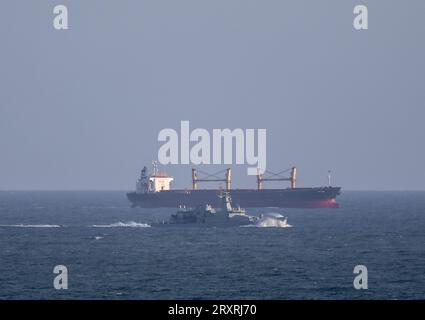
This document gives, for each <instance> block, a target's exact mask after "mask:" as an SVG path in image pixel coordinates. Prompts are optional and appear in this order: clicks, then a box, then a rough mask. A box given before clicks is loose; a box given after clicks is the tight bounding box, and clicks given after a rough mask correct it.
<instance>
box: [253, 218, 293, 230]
mask: <svg viewBox="0 0 425 320" xmlns="http://www.w3.org/2000/svg"><path fill="white" fill-rule="evenodd" d="M251 226H252V227H258V228H290V227H292V225H290V224H289V223H287V222H286V221H282V220H277V219H273V218H269V217H265V218H263V219H261V220H259V221H257V222H256V223H254V224H252V225H251Z"/></svg>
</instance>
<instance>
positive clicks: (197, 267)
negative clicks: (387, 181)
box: [0, 191, 425, 300]
mask: <svg viewBox="0 0 425 320" xmlns="http://www.w3.org/2000/svg"><path fill="white" fill-rule="evenodd" d="M338 202H339V203H340V208H339V209H279V208H263V209H258V208H256V209H249V208H248V213H250V214H261V213H280V214H282V215H284V216H287V217H288V223H289V224H290V225H291V226H290V227H285V228H278V227H273V226H269V225H267V224H266V225H261V226H259V227H253V228H246V227H229V228H217V227H196V226H191V227H188V226H169V227H161V228H159V227H154V226H151V224H152V223H153V222H155V221H161V220H166V219H167V218H168V217H169V216H170V214H172V213H173V212H174V210H173V209H170V208H168V209H142V208H131V207H130V204H129V202H128V200H127V199H126V195H125V192H118V191H116V192H115V191H111V192H103V191H99V192H98V191H87V192H79V191H78V192H76V191H75V192H74V191H63V192H62V191H61V192H59V191H58V192H56V191H55V192H53V191H52V192H49V191H43V192H33V191H19V192H18V191H14V192H12V191H10V192H8V191H2V192H0V299H2V300H8V299H36V300H39V299H338V300H339V299H425V192H384V191H370V192H369V191H368V192H366V191H361V192H360V191H343V193H342V195H341V196H340V197H338ZM56 266H64V267H65V268H66V274H65V273H63V272H62V273H60V274H59V273H54V269H55V267H56ZM356 266H362V267H360V268H362V271H361V272H360V273H359V271H357V273H355V272H354V271H355V268H356ZM62 270H63V269H62ZM58 276H61V277H63V276H66V279H67V281H66V287H67V288H66V289H65V288H63V287H62V289H58V288H57V287H56V288H55V279H56V281H57V278H56V277H58ZM359 276H361V283H362V287H361V288H359V287H358V286H357V287H356V286H355V283H356V281H357V282H359V278H356V277H359ZM356 279H357V280H356ZM61 283H62V285H63V284H64V280H63V279H62V282H61Z"/></svg>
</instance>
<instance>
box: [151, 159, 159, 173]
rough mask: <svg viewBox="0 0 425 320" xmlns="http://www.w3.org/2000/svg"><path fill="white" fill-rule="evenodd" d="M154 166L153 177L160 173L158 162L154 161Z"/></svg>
mask: <svg viewBox="0 0 425 320" xmlns="http://www.w3.org/2000/svg"><path fill="white" fill-rule="evenodd" d="M152 166H153V175H154V176H156V175H157V173H158V161H156V160H154V161H152Z"/></svg>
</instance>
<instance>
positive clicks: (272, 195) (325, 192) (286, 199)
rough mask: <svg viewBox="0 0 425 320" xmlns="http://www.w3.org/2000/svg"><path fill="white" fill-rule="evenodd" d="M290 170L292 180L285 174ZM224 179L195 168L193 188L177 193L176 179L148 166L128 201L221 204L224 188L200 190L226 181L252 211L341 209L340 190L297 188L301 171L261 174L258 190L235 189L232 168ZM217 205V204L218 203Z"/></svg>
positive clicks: (235, 197) (162, 204)
mask: <svg viewBox="0 0 425 320" xmlns="http://www.w3.org/2000/svg"><path fill="white" fill-rule="evenodd" d="M287 171H290V176H289V177H284V176H282V173H284V172H287ZM224 173H225V175H224V178H221V177H220V176H218V173H217V174H212V175H211V174H207V176H206V177H205V178H199V177H198V171H197V170H196V169H192V189H180V190H173V189H172V188H171V182H172V181H173V180H174V178H173V177H171V176H169V175H167V174H165V173H160V172H158V170H157V166H156V164H155V163H154V170H153V173H152V174H149V173H148V169H147V168H146V167H144V168H143V169H142V171H141V175H140V178H139V179H138V180H137V183H136V191H134V192H129V193H127V198H128V200H129V201H130V202H131V204H132V206H133V207H142V208H161V207H164V208H166V207H168V208H177V207H179V206H188V207H195V206H198V205H202V204H205V203H209V204H211V205H213V206H216V205H219V203H218V197H217V195H218V194H219V193H220V192H221V191H223V190H222V189H199V183H200V182H223V183H225V190H224V191H226V192H229V193H230V195H231V197H232V199H233V202H234V203H235V204H237V205H240V206H243V207H248V208H262V207H277V208H338V207H339V204H338V203H337V202H336V197H337V196H338V195H339V194H340V192H341V188H340V187H332V186H331V185H330V179H329V186H327V187H311V188H299V187H297V186H296V181H297V168H296V167H292V168H291V169H288V170H285V171H282V172H280V173H277V174H275V173H272V175H271V176H264V175H261V174H258V175H257V189H232V188H231V169H226V170H225V171H224ZM265 181H289V182H290V187H288V188H282V189H265V188H263V182H265ZM216 202H217V203H216Z"/></svg>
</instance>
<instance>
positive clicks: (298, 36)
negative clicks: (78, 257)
mask: <svg viewBox="0 0 425 320" xmlns="http://www.w3.org/2000/svg"><path fill="white" fill-rule="evenodd" d="M58 4H63V5H66V6H67V8H68V15H69V17H68V21H69V29H68V30H56V29H54V28H53V18H54V14H53V8H54V6H55V5H58ZM358 4H364V5H366V6H367V7H368V11H369V29H368V30H362V31H358V30H355V29H354V28H353V19H354V14H353V8H354V6H355V5H358ZM424 15H425V2H424V1H423V0H411V1H406V2H403V3H402V2H400V1H393V0H388V1H369V0H362V1H361V2H360V1H350V0H347V1H340V0H321V1H312V0H311V1H300V0H291V1H282V0H265V1H258V0H256V1H254V0H232V1H229V0H203V1H199V0H150V1H146V0H141V1H130V0H119V1H118V0H114V1H111V0H109V1H108V0H91V1H85V0H72V1H70V0H55V1H47V0H39V1H23V0H3V1H1V4H0V41H1V42H0V190H132V189H134V183H135V180H136V178H137V176H138V174H139V171H140V169H141V168H142V166H143V165H148V166H150V164H151V161H152V160H154V159H156V157H157V153H158V149H159V147H160V146H161V144H162V143H160V142H158V139H157V137H158V133H159V132H160V131H161V130H162V129H164V128H174V129H175V130H177V131H178V130H179V128H180V121H182V120H189V121H190V125H191V128H193V129H194V128H205V129H207V130H212V129H214V128H230V129H234V128H265V129H267V141H268V142H267V143H268V144H267V169H268V170H271V171H280V170H284V169H286V168H289V167H291V166H292V165H296V166H297V168H298V175H299V185H300V186H304V187H307V186H320V185H326V184H327V172H328V170H332V183H333V184H334V185H338V186H341V187H342V188H343V189H345V190H425V170H424V167H425V166H424V164H425V148H424V147H423V145H424V140H425V125H424V120H425V109H424V107H425V105H424V101H425V58H424V57H425V41H424V32H425V19H424ZM222 168H224V167H223V166H202V169H203V170H204V171H209V172H215V171H218V170H220V169H222ZM232 168H233V171H234V174H233V186H234V187H255V177H253V176H247V174H246V168H247V167H246V166H244V165H234V166H232ZM160 169H161V170H166V171H167V173H168V174H170V175H172V176H174V178H175V182H174V187H176V188H184V187H190V174H191V172H190V169H191V166H190V165H168V166H161V168H160ZM281 184H282V185H284V183H281ZM274 186H275V187H276V183H275V184H274ZM285 186H287V184H285Z"/></svg>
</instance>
